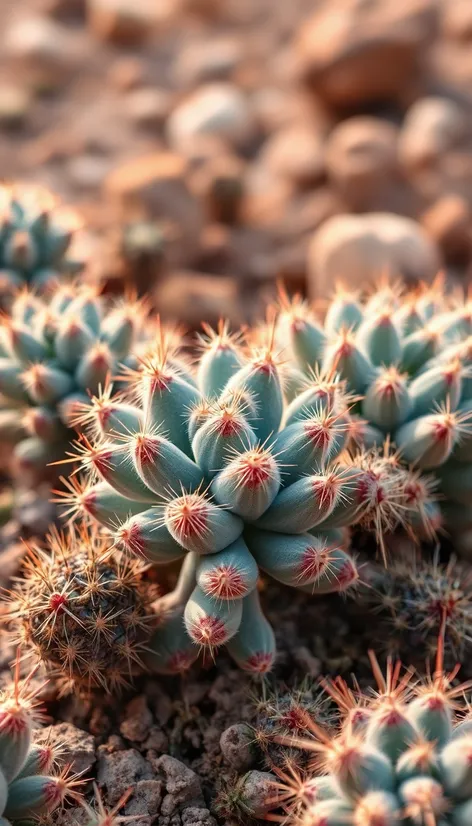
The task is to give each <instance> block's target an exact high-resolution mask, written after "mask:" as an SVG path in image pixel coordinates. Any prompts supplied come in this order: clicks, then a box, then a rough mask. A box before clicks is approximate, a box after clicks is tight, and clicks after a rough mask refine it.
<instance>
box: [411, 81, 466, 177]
mask: <svg viewBox="0 0 472 826" xmlns="http://www.w3.org/2000/svg"><path fill="white" fill-rule="evenodd" d="M468 129H469V124H468V121H467V117H466V115H465V112H464V111H463V109H462V107H461V106H460V105H459V104H458V103H456V102H455V101H453V100H449V99H447V98H440V97H428V98H422V99H421V100H418V101H417V102H416V103H414V104H413V106H411V107H410V109H409V110H408V112H407V115H406V118H405V121H404V124H403V127H402V130H401V132H400V136H399V141H398V152H399V158H400V162H401V163H402V164H403V166H404V167H405V168H406V169H408V170H415V169H424V168H425V167H427V166H430V165H431V164H434V163H435V162H436V161H437V160H438V159H439V158H440V157H441V156H443V155H445V154H446V153H448V152H450V151H451V150H452V149H454V148H455V147H457V146H458V145H460V144H461V142H462V141H463V140H464V138H465V137H466V135H467V132H468Z"/></svg>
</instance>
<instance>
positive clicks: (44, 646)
mask: <svg viewBox="0 0 472 826" xmlns="http://www.w3.org/2000/svg"><path fill="white" fill-rule="evenodd" d="M47 545H48V551H47V552H46V551H44V550H41V549H40V548H39V547H36V546H31V547H30V548H29V552H28V556H27V558H26V560H25V563H24V577H23V578H22V579H21V580H20V581H19V583H18V585H17V587H16V589H15V590H14V591H13V592H12V593H11V595H10V599H11V604H10V610H9V619H10V621H11V622H12V624H13V626H14V627H15V628H16V630H17V633H18V637H19V639H18V642H19V643H20V644H21V645H22V646H23V647H24V648H26V649H27V651H29V652H30V653H32V654H34V656H35V658H36V659H37V660H40V661H41V662H42V663H43V664H44V665H45V666H46V669H47V671H48V673H50V674H51V676H55V677H57V678H58V685H59V689H60V691H61V692H62V693H67V692H69V691H72V690H75V691H77V690H79V691H80V690H84V691H86V692H89V691H90V690H92V689H95V688H100V689H101V690H102V691H106V692H113V691H117V690H119V689H121V688H123V687H125V686H128V685H129V684H130V683H131V682H132V679H133V676H134V675H135V674H136V672H137V671H139V670H140V669H141V668H143V667H144V664H143V659H142V658H143V655H144V653H145V647H146V642H147V639H148V637H149V635H150V633H151V632H150V623H151V614H150V610H149V607H148V606H149V602H150V600H149V593H148V589H147V588H146V587H145V585H144V583H143V581H142V573H143V567H144V566H143V563H142V561H140V560H138V559H132V560H130V559H128V558H127V557H125V556H123V554H121V553H120V552H118V551H117V550H116V549H115V548H114V547H113V544H112V543H111V542H110V538H109V537H107V536H104V535H101V534H100V533H99V532H97V531H96V530H94V529H91V530H88V529H86V528H84V527H82V528H81V529H80V530H79V529H74V528H70V529H69V530H68V531H66V532H59V531H57V530H53V531H52V532H51V534H50V535H49V536H48V537H47Z"/></svg>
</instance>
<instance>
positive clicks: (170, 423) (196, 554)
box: [64, 323, 418, 673]
mask: <svg viewBox="0 0 472 826" xmlns="http://www.w3.org/2000/svg"><path fill="white" fill-rule="evenodd" d="M273 335H274V324H273V323H271V324H269V325H268V327H267V328H266V329H265V330H264V331H263V332H262V333H260V334H259V333H257V336H258V341H257V343H256V344H254V343H253V342H251V341H249V343H248V345H247V347H243V346H242V343H241V338H240V337H234V336H232V335H230V334H229V332H228V329H227V326H226V325H225V324H223V323H222V324H221V325H220V326H219V328H218V330H217V331H215V332H212V331H209V329H208V328H206V336H205V338H204V339H203V341H202V342H201V343H202V347H203V351H202V354H201V357H200V359H199V360H198V363H197V364H196V366H195V368H194V369H192V368H190V367H189V366H188V365H186V364H185V363H184V362H183V361H182V359H181V357H180V355H179V352H178V349H177V340H176V337H175V336H173V337H172V338H170V337H169V336H166V335H165V334H164V333H161V335H160V337H158V341H157V344H156V348H155V350H154V351H153V352H150V353H148V355H147V356H146V357H145V358H143V359H141V362H140V364H139V367H138V369H137V370H135V371H134V372H132V371H131V372H129V374H128V380H129V382H130V389H129V394H128V398H127V399H125V400H124V401H123V402H122V403H120V404H119V405H118V406H117V408H116V414H117V418H116V420H117V422H124V421H126V432H123V428H121V430H120V428H119V427H118V426H116V427H115V429H114V432H112V431H111V430H110V429H108V430H105V429H103V428H101V423H100V417H99V416H98V415H95V420H94V421H92V418H93V416H91V420H90V422H89V424H90V427H91V429H92V431H93V435H92V436H91V437H90V438H89V437H83V438H82V439H81V440H79V442H78V445H77V450H76V453H75V455H72V456H71V461H72V462H80V464H81V466H82V468H83V469H84V470H85V471H86V474H87V478H86V479H85V481H83V482H72V483H70V482H68V483H67V484H68V487H69V493H66V494H65V497H64V498H65V502H66V509H67V513H68V515H69V516H70V517H71V518H73V517H74V516H76V517H77V516H78V517H84V516H89V517H91V518H93V519H94V520H95V521H97V522H99V523H101V524H102V525H104V526H105V527H106V528H107V529H108V530H110V531H111V532H112V534H113V536H114V540H115V542H116V544H117V545H118V546H120V547H121V548H123V549H125V550H126V551H127V552H128V553H132V554H139V555H141V556H144V557H145V558H146V559H147V560H148V561H150V562H153V563H155V564H164V563H170V562H174V561H177V560H179V559H183V558H185V563H184V565H183V567H182V570H181V576H180V580H179V584H178V586H177V589H176V591H175V593H174V595H173V596H170V597H169V595H166V596H165V597H164V598H163V602H162V603H161V604H158V605H157V610H158V613H159V617H160V623H161V624H160V627H159V628H158V629H157V631H156V635H155V638H154V641H153V643H152V645H151V648H153V649H154V651H155V656H154V658H153V660H154V662H153V663H152V664H151V665H152V667H153V668H155V669H156V670H161V671H165V672H169V671H170V672H172V671H176V670H181V669H182V668H183V667H184V666H187V665H188V664H189V663H190V662H192V661H193V660H194V659H195V657H196V656H197V654H198V650H199V649H200V648H201V649H203V652H204V653H205V652H206V653H208V654H211V655H212V654H213V651H214V649H216V648H218V647H220V646H223V645H225V646H226V647H227V650H228V651H229V653H230V655H231V656H232V657H233V659H234V660H235V661H236V662H237V663H238V664H239V665H240V666H241V668H243V669H245V670H246V671H249V672H251V673H264V672H265V671H267V670H269V669H270V668H271V666H272V663H273V660H274V655H275V644H274V635H273V632H272V629H271V627H270V626H269V624H268V622H267V620H266V619H265V617H264V615H263V613H262V609H261V605H260V600H259V595H258V591H257V579H258V572H259V570H262V571H263V572H264V573H266V574H269V575H270V576H272V577H274V578H275V579H277V580H278V581H279V582H282V583H283V584H286V585H291V586H293V587H298V588H301V589H302V590H304V591H307V592H308V593H310V594H313V595H315V594H326V593H329V592H345V591H347V590H348V589H349V588H351V587H352V586H353V585H354V584H355V582H356V580H357V572H356V567H355V564H354V562H353V560H352V559H351V557H350V556H349V555H348V553H347V551H346V541H347V536H346V530H345V529H346V528H347V527H348V526H349V525H351V524H354V523H358V522H360V521H363V522H364V523H365V524H366V525H367V526H369V525H374V526H375V528H376V529H377V530H378V531H379V532H380V533H381V532H382V530H383V526H387V527H388V528H393V527H394V526H395V524H396V522H397V521H398V520H403V519H405V518H406V516H405V515H406V514H409V513H410V511H411V506H410V504H409V503H408V501H407V498H408V497H407V495H406V478H407V476H408V474H405V472H404V470H403V469H402V468H400V467H399V466H398V465H396V464H395V461H394V459H393V458H392V457H390V456H388V455H385V456H379V455H377V454H376V456H377V458H376V459H375V458H374V454H373V453H369V454H368V455H364V454H362V455H360V456H359V457H358V460H357V459H356V457H355V456H354V457H352V458H351V457H348V456H347V454H346V447H347V443H348V430H349V424H350V414H349V405H350V403H351V399H350V397H349V396H348V395H347V394H346V390H345V383H344V382H343V381H338V380H337V379H335V378H334V379H329V380H327V379H326V380H325V379H323V377H319V378H317V380H316V381H315V380H313V381H307V382H306V385H305V386H303V388H302V389H301V392H299V393H298V394H297V395H295V397H294V398H293V399H292V400H291V401H290V402H289V401H288V400H287V398H286V393H285V387H284V369H283V365H281V364H280V362H279V359H278V357H277V354H276V352H275V350H274V344H273ZM98 434H100V435H98ZM408 478H409V477H408ZM97 480H98V481H97ZM413 511H414V514H415V516H416V517H417V516H418V508H417V506H416V503H415V507H414V508H413ZM183 626H185V629H186V631H187V636H185V634H184V633H183Z"/></svg>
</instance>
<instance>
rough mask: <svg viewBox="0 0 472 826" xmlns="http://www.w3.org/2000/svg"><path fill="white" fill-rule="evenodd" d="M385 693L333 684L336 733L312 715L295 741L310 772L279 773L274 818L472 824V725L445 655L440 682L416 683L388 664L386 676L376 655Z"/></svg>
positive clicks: (370, 824)
mask: <svg viewBox="0 0 472 826" xmlns="http://www.w3.org/2000/svg"><path fill="white" fill-rule="evenodd" d="M371 661H372V665H373V670H374V676H375V679H376V682H377V691H376V692H374V693H368V692H367V693H366V692H361V691H359V689H356V692H354V693H352V692H350V690H349V689H348V688H347V686H346V685H345V683H344V682H343V681H342V680H339V679H336V680H334V681H327V682H326V683H325V687H326V689H327V691H328V694H329V695H330V696H331V698H332V699H333V700H334V701H335V702H336V703H338V704H339V709H340V714H341V717H340V721H339V724H338V725H337V726H336V727H329V728H327V727H323V726H320V725H319V724H318V723H316V722H314V721H313V720H311V719H310V718H309V717H308V716H307V719H306V729H305V736H303V737H297V738H291V740H292V742H293V744H294V745H297V746H298V747H299V748H306V749H307V751H308V752H309V753H310V754H311V755H312V761H311V766H310V767H309V769H308V770H307V771H306V772H298V771H297V767H296V766H288V767H287V768H286V769H285V770H282V771H278V770H277V773H278V775H279V779H278V781H276V782H275V783H274V796H273V798H272V800H273V809H277V810H278V812H280V813H281V814H280V816H278V815H277V814H275V816H274V819H279V820H281V821H283V822H289V823H290V824H293V825H294V826H470V823H472V780H471V777H472V727H471V719H470V712H469V711H468V710H467V707H466V705H465V703H464V702H463V701H461V699H462V698H463V696H464V693H465V692H466V691H467V690H469V689H470V685H471V684H470V683H467V684H462V685H454V681H455V678H456V676H457V672H458V668H456V669H454V671H453V672H451V673H445V672H444V670H443V668H442V658H441V656H438V664H437V669H436V672H435V674H434V676H433V677H432V678H430V679H426V680H424V681H420V680H416V679H413V673H412V671H411V670H407V671H405V672H404V673H402V666H401V663H400V662H396V663H394V662H393V661H392V660H389V662H388V666H387V673H386V676H383V674H382V672H381V670H380V668H379V666H378V663H377V662H376V660H375V657H374V656H373V655H371Z"/></svg>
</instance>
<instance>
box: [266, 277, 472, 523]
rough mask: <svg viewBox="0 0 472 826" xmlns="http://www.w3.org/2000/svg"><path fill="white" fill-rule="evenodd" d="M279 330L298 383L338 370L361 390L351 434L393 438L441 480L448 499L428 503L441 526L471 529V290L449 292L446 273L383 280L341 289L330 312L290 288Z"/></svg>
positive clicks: (405, 458) (377, 440)
mask: <svg viewBox="0 0 472 826" xmlns="http://www.w3.org/2000/svg"><path fill="white" fill-rule="evenodd" d="M278 336H279V339H280V341H281V342H282V343H284V345H285V352H286V353H288V354H289V360H290V363H291V365H292V383H293V381H295V378H294V377H297V378H296V380H297V381H298V382H300V381H301V380H302V378H301V377H302V376H303V375H305V376H309V375H310V373H311V372H313V371H319V370H323V371H325V373H326V372H327V373H328V374H329V372H330V371H331V373H332V374H333V375H334V374H336V375H338V376H339V377H340V379H342V380H344V381H345V382H346V385H347V390H348V391H349V392H351V393H355V394H357V401H356V403H355V406H354V407H353V409H352V414H353V417H352V418H353V420H354V428H353V429H351V438H355V439H356V440H357V441H360V442H362V441H363V440H364V442H365V446H366V447H371V446H372V445H373V444H377V445H380V444H381V443H382V442H383V440H384V439H385V438H388V439H389V440H390V442H391V443H392V444H393V445H394V446H395V447H396V449H397V450H398V455H399V456H400V457H401V460H402V462H403V464H404V465H406V466H414V467H415V468H416V470H417V471H418V472H421V473H425V472H426V473H428V474H430V475H431V477H433V478H434V479H435V480H436V485H437V487H438V492H439V493H440V494H441V498H442V500H443V505H442V508H441V509H439V506H438V505H437V504H436V505H435V506H433V507H431V503H428V509H429V510H430V514H429V515H430V518H431V522H432V523H434V525H435V527H436V528H437V527H439V526H440V524H441V523H442V524H443V525H445V526H446V527H447V528H448V529H449V530H451V531H452V532H453V533H459V532H460V531H467V530H469V528H470V527H472V510H471V506H472V472H471V471H470V464H469V460H470V456H472V454H471V453H470V445H471V444H472V402H471V398H472V395H471V391H472V381H471V375H472V372H471V371H472V302H471V301H470V299H469V298H468V297H467V298H465V299H464V297H463V295H462V294H461V293H460V292H458V291H449V292H448V291H447V290H446V289H445V287H444V284H443V282H442V281H441V280H440V279H437V280H436V282H435V283H434V284H433V285H432V286H431V287H425V286H420V287H419V288H418V289H416V290H415V291H413V292H407V291H406V289H404V288H403V287H402V286H401V285H389V284H388V283H384V284H382V285H380V286H379V288H378V289H377V291H376V292H374V294H373V295H371V296H370V297H368V298H366V299H365V300H361V299H360V298H359V296H357V295H354V294H349V293H347V292H345V291H343V290H342V289H339V290H338V291H337V292H336V294H335V296H334V298H333V299H332V301H331V303H330V304H329V306H328V308H327V311H326V314H325V317H324V321H322V320H321V319H320V318H319V317H318V316H317V314H316V313H315V311H314V310H313V309H312V308H311V307H310V306H309V305H308V304H307V303H306V302H303V301H301V300H300V299H299V298H297V297H295V298H294V299H292V300H290V299H289V298H288V297H287V295H286V294H285V293H282V295H281V313H280V318H279V325H278ZM356 416H357V417H359V418H358V420H357V421H356V419H355V417H356ZM362 422H363V424H362ZM469 454H470V456H469ZM418 483H419V484H423V483H422V482H421V481H420V478H419V477H418ZM427 484H429V485H431V484H432V483H431V482H428V483H427ZM461 506H462V507H461ZM464 506H465V507H464ZM433 511H434V513H433ZM458 513H459V515H458ZM459 522H460V525H459ZM413 527H415V526H413Z"/></svg>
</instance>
